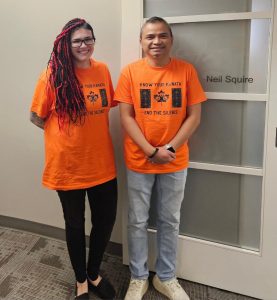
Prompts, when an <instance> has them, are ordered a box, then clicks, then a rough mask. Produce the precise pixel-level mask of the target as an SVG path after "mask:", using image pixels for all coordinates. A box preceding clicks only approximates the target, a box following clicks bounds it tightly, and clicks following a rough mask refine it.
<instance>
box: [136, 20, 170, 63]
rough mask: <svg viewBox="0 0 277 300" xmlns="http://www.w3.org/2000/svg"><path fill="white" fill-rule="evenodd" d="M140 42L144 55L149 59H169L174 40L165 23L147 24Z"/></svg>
mask: <svg viewBox="0 0 277 300" xmlns="http://www.w3.org/2000/svg"><path fill="white" fill-rule="evenodd" d="M140 42H141V47H142V50H143V52H144V54H145V55H146V57H148V58H149V59H154V60H166V59H169V53H170V50H171V47H172V43H173V38H172V36H171V35H170V32H169V29H168V28H167V26H166V25H165V24H164V23H161V22H157V23H148V24H146V25H145V26H144V28H143V30H142V35H141V40H140Z"/></svg>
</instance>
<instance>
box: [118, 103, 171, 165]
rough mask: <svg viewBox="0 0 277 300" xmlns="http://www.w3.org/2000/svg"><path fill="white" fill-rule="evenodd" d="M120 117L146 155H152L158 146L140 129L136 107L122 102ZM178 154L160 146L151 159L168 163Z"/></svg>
mask: <svg viewBox="0 0 277 300" xmlns="http://www.w3.org/2000/svg"><path fill="white" fill-rule="evenodd" d="M120 117H121V123H122V126H123V128H124V129H125V131H126V132H127V134H128V135H129V136H130V137H131V139H132V140H133V141H134V142H135V143H136V144H137V145H138V146H139V147H140V148H141V150H142V151H143V152H144V153H145V156H147V157H149V156H151V155H152V154H153V153H154V152H155V150H156V147H154V146H152V145H151V144H150V143H149V142H148V141H147V140H146V138H145V137H144V135H143V133H142V131H141V130H140V128H139V126H138V123H137V122H136V120H135V111H134V107H133V105H131V104H127V103H120ZM175 157H176V155H175V154H174V153H172V152H170V151H168V150H166V149H164V148H162V147H159V151H158V152H157V153H156V154H155V156H154V157H153V158H152V159H151V160H152V161H153V162H155V163H160V164H162V163H168V162H170V161H172V160H173V159H175Z"/></svg>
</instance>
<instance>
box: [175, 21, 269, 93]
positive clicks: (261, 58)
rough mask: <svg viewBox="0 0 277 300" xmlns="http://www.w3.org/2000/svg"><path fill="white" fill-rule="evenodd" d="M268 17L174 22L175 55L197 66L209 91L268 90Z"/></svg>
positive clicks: (256, 91)
mask: <svg viewBox="0 0 277 300" xmlns="http://www.w3.org/2000/svg"><path fill="white" fill-rule="evenodd" d="M269 25H270V23H269V20H264V19H259V20H239V21H222V22H204V23H202V22H201V23H186V24H173V25H172V30H173V34H174V38H175V39H174V45H173V49H172V55H173V56H176V57H179V58H182V59H185V60H187V61H189V62H191V63H192V64H194V66H195V67H196V69H197V71H198V74H199V78H200V81H201V83H202V85H203V87H204V89H205V91H208V92H230V93H242V92H247V93H258V94H262V93H266V91H267V72H268V49H269Z"/></svg>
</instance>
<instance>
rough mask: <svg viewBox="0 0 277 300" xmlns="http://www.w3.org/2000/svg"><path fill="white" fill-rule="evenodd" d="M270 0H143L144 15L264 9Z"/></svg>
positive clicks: (176, 14) (162, 15)
mask: <svg viewBox="0 0 277 300" xmlns="http://www.w3.org/2000/svg"><path fill="white" fill-rule="evenodd" d="M270 9H271V0H253V1H251V0H194V1H191V0H174V1H172V0H145V1H144V17H145V18H149V17H152V16H160V17H175V16H187V15H201V14H218V13H228V12H229V13H233V12H251V11H266V10H270Z"/></svg>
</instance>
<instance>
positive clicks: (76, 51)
mask: <svg viewBox="0 0 277 300" xmlns="http://www.w3.org/2000/svg"><path fill="white" fill-rule="evenodd" d="M70 42H71V52H72V56H73V62H74V65H75V66H76V67H80V68H87V67H89V66H90V57H91V55H92V53H93V50H94V38H93V36H92V32H91V31H90V30H89V29H84V28H80V29H77V30H76V31H74V32H73V33H72V34H71V39H70Z"/></svg>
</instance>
